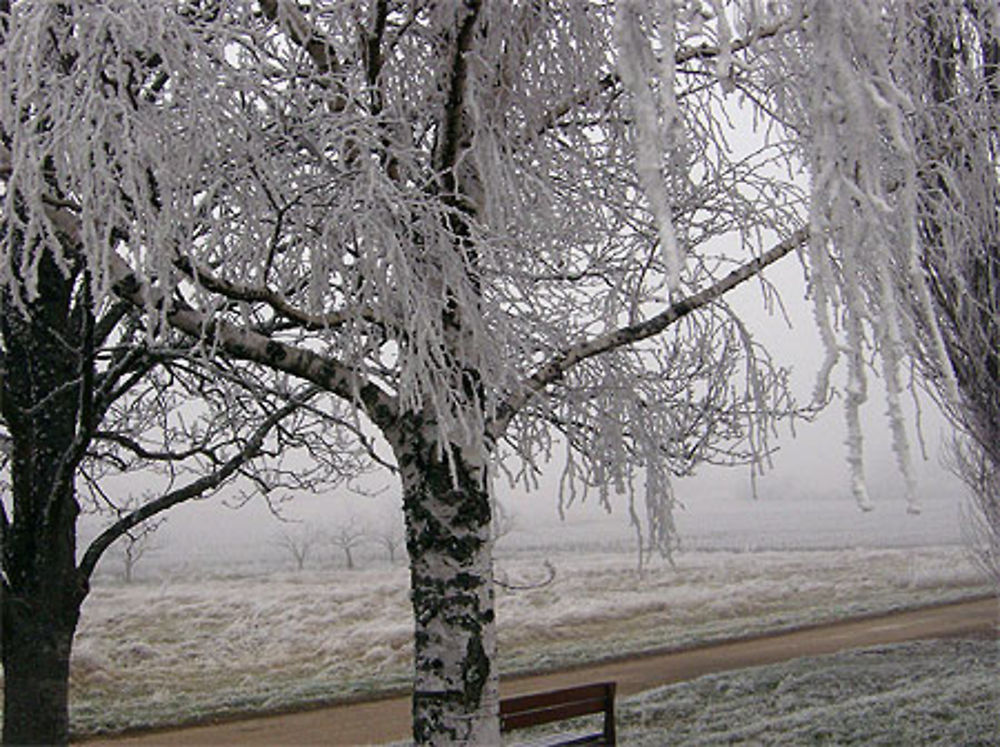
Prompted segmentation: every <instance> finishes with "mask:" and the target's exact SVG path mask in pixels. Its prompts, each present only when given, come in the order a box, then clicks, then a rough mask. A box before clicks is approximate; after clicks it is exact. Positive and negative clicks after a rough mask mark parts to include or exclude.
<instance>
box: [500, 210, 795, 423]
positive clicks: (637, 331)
mask: <svg viewBox="0 0 1000 747" xmlns="http://www.w3.org/2000/svg"><path fill="white" fill-rule="evenodd" d="M807 240H808V232H807V231H806V230H805V229H801V230H799V231H797V232H795V233H794V234H793V235H792V236H790V237H789V238H787V239H785V240H784V241H781V242H780V243H778V244H777V245H775V246H774V247H772V248H771V249H769V250H768V251H766V252H765V253H764V254H762V255H761V256H759V257H755V258H754V259H752V260H750V261H749V262H747V263H745V264H744V265H742V266H741V267H739V268H737V269H735V270H733V271H732V272H730V273H729V274H728V275H726V276H725V277H724V278H722V279H721V280H719V281H718V282H717V283H715V284H714V285H711V286H709V287H708V288H705V289H703V290H701V291H699V292H697V293H694V294H692V295H690V296H687V297H685V298H683V299H681V300H679V301H677V302H675V303H672V304H670V305H669V306H668V307H667V308H666V309H664V310H663V311H661V312H659V313H658V314H656V315H654V316H652V317H650V318H649V319H646V320H644V321H642V322H637V323H635V324H630V325H628V326H626V327H622V328H620V329H616V330H614V331H612V332H607V333H605V334H602V335H600V336H598V337H595V338H594V339H591V340H586V341H584V342H580V343H577V344H575V345H572V346H570V347H568V348H566V349H565V350H563V351H561V352H559V353H558V354H556V355H555V356H554V357H553V358H552V359H551V360H549V361H548V362H547V363H545V364H544V365H543V366H541V367H540V368H539V369H538V370H537V371H535V373H533V374H532V375H531V376H530V377H529V378H527V379H526V380H525V381H524V382H523V383H522V384H521V386H520V387H519V389H518V393H517V394H515V395H513V396H512V397H510V398H509V399H508V400H507V401H506V402H505V403H504V405H503V406H502V408H501V409H500V410H499V414H498V416H497V417H496V418H495V419H494V421H493V423H492V424H491V430H490V432H491V436H492V437H493V438H494V439H497V438H499V437H501V435H502V433H503V431H504V429H505V428H506V426H507V424H508V423H509V422H510V419H511V418H513V417H514V416H515V415H516V414H517V413H518V412H519V411H520V410H521V409H522V408H523V407H524V406H525V405H526V404H527V403H528V402H529V401H530V400H531V399H532V397H534V396H536V395H537V394H538V393H540V392H542V391H544V390H545V389H546V387H548V386H550V385H552V384H554V383H556V382H557V381H559V380H560V379H562V377H563V376H564V375H565V374H566V372H567V371H569V370H570V369H572V368H573V367H574V366H577V365H579V364H580V363H582V362H583V361H585V360H587V359H588V358H592V357H594V356H598V355H601V354H603V353H607V352H609V351H612V350H616V349H618V348H622V347H626V346H629V345H633V344H635V343H637V342H641V341H642V340H646V339H649V338H650V337H654V336H655V335H658V334H660V333H661V332H663V331H664V330H665V329H667V328H668V327H669V326H670V325H672V324H674V323H675V322H677V321H678V320H680V319H682V318H683V317H685V316H687V315H688V314H690V313H692V312H694V311H697V310H698V309H700V308H702V307H704V306H706V305H708V304H710V303H712V302H713V301H716V300H718V299H719V298H721V297H722V296H723V295H724V294H725V293H727V292H729V291H730V290H732V289H733V288H735V287H736V286H738V285H739V284H741V283H743V282H745V281H746V280H748V279H750V278H752V277H755V276H756V275H758V274H759V273H760V272H761V271H762V270H763V269H764V268H766V267H767V266H768V265H771V264H773V263H774V262H777V261H778V260H779V259H781V258H782V257H784V256H785V255H787V254H788V253H789V252H792V251H794V250H796V249H800V248H801V247H802V246H803V245H804V244H805V243H806V241H807Z"/></svg>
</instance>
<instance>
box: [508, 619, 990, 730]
mask: <svg viewBox="0 0 1000 747" xmlns="http://www.w3.org/2000/svg"><path fill="white" fill-rule="evenodd" d="M998 664H1000V651H998V644H997V642H996V641H995V640H962V639H955V640H938V641H916V642H912V643H902V644H895V645H886V646H875V647H871V648H865V649H856V650H854V651H847V652H844V653H839V654H831V655H828V656H819V657H808V658H802V659H794V660H792V661H789V662H785V663H782V664H772V665H768V666H762V667H752V668H749V669H742V670H738V671H735V672H725V673H721V674H712V675H706V676H703V677H700V678H698V679H696V680H692V681H691V682H684V683H680V684H676V685H669V686H666V687H661V688H657V689H655V690H649V691H646V692H644V693H640V694H639V695H636V696H633V697H630V698H624V699H621V700H619V701H618V703H617V711H618V718H617V725H618V736H619V744H622V745H649V746H650V747H654V746H655V747H659V746H660V745H663V744H670V745H677V746H679V745H734V744H752V745H779V744H780V745H786V744H864V745H931V744H938V745H948V746H949V747H951V746H953V745H966V746H971V745H984V746H985V745H996V744H998V743H1000V742H998V737H997V734H998V719H1000V682H998V680H997V668H998ZM589 723H590V727H591V728H592V729H593V730H595V731H596V730H597V729H599V728H600V727H599V725H598V723H597V722H596V721H594V720H590V722H589ZM586 725H587V722H586V721H585V720H583V719H581V720H579V721H578V722H577V724H574V727H576V726H579V727H580V728H581V729H583V728H586ZM564 728H565V726H564ZM546 731H550V730H547V729H546V730H543V729H539V730H535V731H534V733H533V734H531V736H534V737H540V736H541V735H542V734H544V733H546ZM528 734H529V733H528V732H519V733H518V734H517V735H514V736H517V737H518V739H524V738H525V735H528Z"/></svg>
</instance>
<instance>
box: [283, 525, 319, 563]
mask: <svg viewBox="0 0 1000 747" xmlns="http://www.w3.org/2000/svg"><path fill="white" fill-rule="evenodd" d="M320 539H321V538H320V535H319V532H317V531H316V530H315V529H313V528H312V527H310V526H300V527H297V528H295V529H282V530H281V531H280V532H278V534H276V535H275V538H274V544H275V545H276V546H277V547H278V548H280V549H281V551H282V552H283V553H285V554H286V555H288V556H289V557H291V559H292V560H293V561H294V562H295V570H297V571H301V570H302V569H303V568H305V566H306V560H308V558H309V556H310V555H311V554H312V552H313V550H314V549H315V548H316V545H317V544H318V543H319V541H320Z"/></svg>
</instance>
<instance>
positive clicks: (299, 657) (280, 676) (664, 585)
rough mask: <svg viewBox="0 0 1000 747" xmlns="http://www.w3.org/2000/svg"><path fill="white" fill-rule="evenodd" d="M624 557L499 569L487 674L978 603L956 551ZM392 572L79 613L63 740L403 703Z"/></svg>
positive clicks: (180, 588) (180, 595) (116, 601)
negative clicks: (250, 715) (337, 703)
mask: <svg viewBox="0 0 1000 747" xmlns="http://www.w3.org/2000/svg"><path fill="white" fill-rule="evenodd" d="M635 560H636V559H635V555H634V553H632V552H628V551H614V552H612V551H609V552H580V551H570V550H553V551H551V552H546V553H541V552H534V551H527V550H525V551H518V552H515V553H509V554H508V555H507V557H505V558H504V559H503V560H502V562H501V563H500V565H499V567H498V569H497V575H498V576H500V577H501V578H506V579H508V580H509V581H511V582H517V583H518V584H525V583H530V582H531V581H533V580H539V579H542V578H544V577H545V575H546V574H545V571H544V563H545V562H546V561H548V562H549V563H551V564H552V566H553V567H554V568H555V570H556V577H555V580H554V581H553V582H552V583H550V584H548V585H546V586H543V587H541V588H536V589H531V590H522V591H504V590H503V589H501V590H500V591H499V594H498V614H499V620H500V641H501V644H500V645H501V666H502V668H503V669H504V670H505V671H525V670H542V669H551V668H556V667H561V666H564V665H567V664H572V663H579V662H581V661H587V660H593V659H596V658H600V657H601V656H605V655H607V654H608V652H611V651H613V652H615V653H617V654H621V653H624V652H626V651H640V650H644V649H650V648H664V647H674V646H682V645H686V644H690V643H693V642H696V641H707V640H712V639H722V638H727V637H732V636H740V635H746V634H748V633H753V632H757V631H762V630H770V629H775V628H789V627H795V626H797V625H802V624H807V623H812V622H818V621H827V620H833V619H838V618H843V617H848V616H852V615H856V614H861V613H869V612H877V611H887V610H892V609H899V608H905V607H909V606H915V605H919V604H923V603H929V602H934V601H942V600H949V599H958V598H963V597H967V596H970V595H973V594H975V593H981V592H983V591H985V590H986V587H985V586H984V585H983V584H982V581H981V579H980V577H979V576H978V574H977V573H976V571H975V570H974V569H973V567H972V566H971V565H970V564H969V562H968V561H967V559H966V555H965V552H964V550H963V549H962V548H961V547H958V546H938V547H911V548H901V549H844V550H784V551H762V552H733V551H722V550H717V551H689V552H682V553H680V554H679V555H678V557H677V558H676V565H675V566H671V565H669V564H667V563H665V562H659V563H657V564H654V565H652V566H650V567H648V568H647V569H646V571H645V572H644V573H643V575H642V576H639V575H638V574H637V572H636V565H635ZM410 620H411V618H410V611H409V604H408V599H407V571H406V569H404V568H401V567H395V568H389V567H383V568H369V569H365V570H360V571H354V572H348V571H343V570H324V571H320V570H309V571H305V572H301V573H291V572H272V573H266V574H254V575H235V576H234V575H226V574H222V573H219V574H214V575H205V576H202V577H199V578H189V579H184V578H179V579H176V580H172V579H170V578H164V579H161V580H158V581H144V582H141V583H134V584H130V585H125V584H122V583H117V582H111V581H108V580H105V581H104V582H103V583H102V584H99V585H97V586H96V587H95V588H94V590H93V592H92V594H91V597H90V598H89V599H88V600H87V602H86V604H85V607H84V613H83V618H82V621H81V625H80V630H79V634H78V637H77V645H76V649H75V655H74V659H73V667H72V719H73V729H74V732H75V733H77V734H84V733H92V732H96V731H115V730H120V729H123V728H127V727H135V726H148V725H154V724H169V723H178V722H184V721H191V720H196V719H200V718H203V717H205V716H208V715H211V714H220V713H226V712H241V711H260V710H269V709H278V708H285V707H289V706H292V705H295V704H301V703H308V702H315V701H326V700H331V699H336V698H344V697H351V696H355V695H359V694H364V693H370V692H374V691H379V690H384V689H387V688H394V687H400V686H405V685H406V683H407V679H408V671H409V662H410V655H411V652H410V633H411V623H410Z"/></svg>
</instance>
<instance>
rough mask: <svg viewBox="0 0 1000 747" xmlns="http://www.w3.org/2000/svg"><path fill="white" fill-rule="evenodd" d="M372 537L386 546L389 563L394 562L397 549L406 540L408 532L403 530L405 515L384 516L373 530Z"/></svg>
mask: <svg viewBox="0 0 1000 747" xmlns="http://www.w3.org/2000/svg"><path fill="white" fill-rule="evenodd" d="M371 539H372V540H373V541H374V542H376V543H377V544H379V545H381V546H382V547H383V548H385V552H386V555H387V556H388V559H389V563H390V564H394V563H395V562H396V551H397V550H399V548H400V547H402V546H403V543H404V542H405V541H406V534H405V532H404V531H403V517H402V516H400V515H398V514H396V515H395V516H386V517H384V518H382V519H381V520H380V521H379V522H378V523H377V525H376V528H375V529H374V530H373V531H372V532H371Z"/></svg>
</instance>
